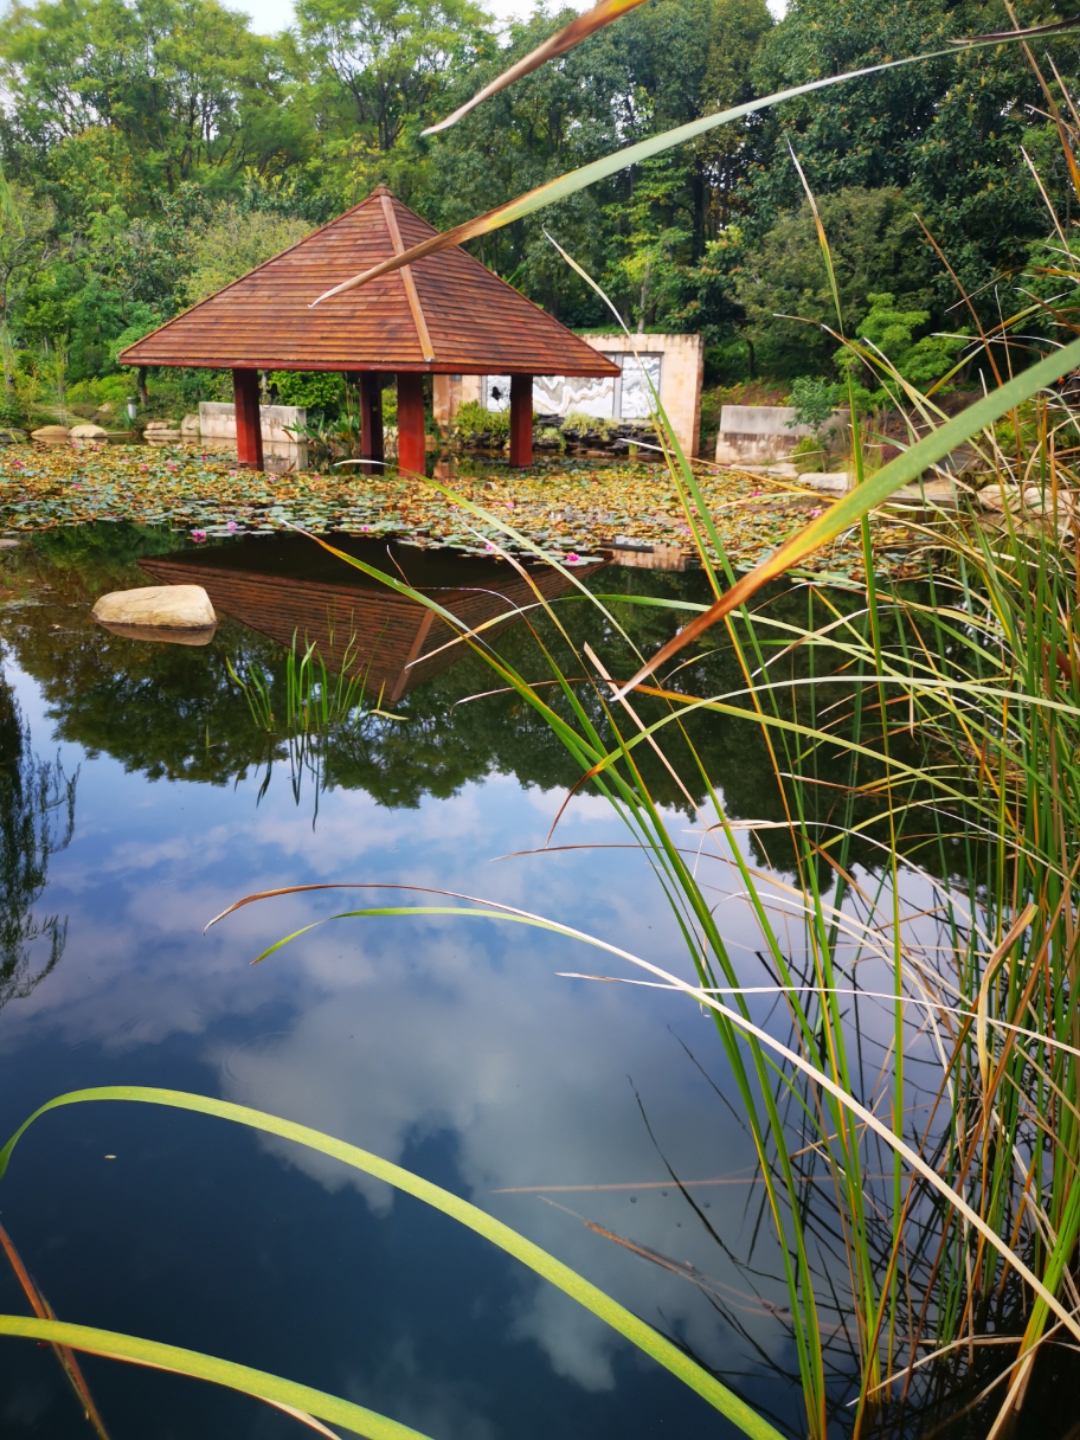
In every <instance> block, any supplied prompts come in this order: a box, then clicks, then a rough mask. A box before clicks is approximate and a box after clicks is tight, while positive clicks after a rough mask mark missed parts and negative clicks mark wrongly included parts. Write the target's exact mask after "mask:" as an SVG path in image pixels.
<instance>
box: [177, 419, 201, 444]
mask: <svg viewBox="0 0 1080 1440" xmlns="http://www.w3.org/2000/svg"><path fill="white" fill-rule="evenodd" d="M180 434H181V435H182V436H183V437H184V439H185V440H197V439H198V438H199V436H200V435H201V434H202V427H201V425H200V424H199V417H198V415H185V416H184V418H183V419H182V420H181V421H180Z"/></svg>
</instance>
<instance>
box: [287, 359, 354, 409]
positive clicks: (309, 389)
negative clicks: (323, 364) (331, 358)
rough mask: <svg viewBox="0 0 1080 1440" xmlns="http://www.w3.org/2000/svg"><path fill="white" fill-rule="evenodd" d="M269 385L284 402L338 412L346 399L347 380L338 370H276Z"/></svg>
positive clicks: (306, 407) (305, 407)
mask: <svg viewBox="0 0 1080 1440" xmlns="http://www.w3.org/2000/svg"><path fill="white" fill-rule="evenodd" d="M270 384H271V385H272V386H273V387H274V389H275V390H276V391H277V398H278V403H279V404H281V405H302V406H303V407H304V409H306V410H321V411H322V412H323V413H324V414H325V413H326V412H327V411H329V410H333V411H335V412H336V410H337V408H338V406H340V405H341V403H342V401H343V400H344V398H345V381H344V379H343V378H342V375H341V373H340V371H337V370H274V371H272V373H271V375H270Z"/></svg>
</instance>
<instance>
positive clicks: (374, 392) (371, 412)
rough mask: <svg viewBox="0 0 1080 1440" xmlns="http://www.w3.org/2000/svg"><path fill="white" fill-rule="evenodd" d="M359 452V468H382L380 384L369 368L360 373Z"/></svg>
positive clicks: (373, 470)
mask: <svg viewBox="0 0 1080 1440" xmlns="http://www.w3.org/2000/svg"><path fill="white" fill-rule="evenodd" d="M360 454H361V455H362V456H363V459H364V463H363V465H361V466H360V467H359V468H360V469H361V470H363V471H365V472H366V473H367V474H369V475H377V474H378V473H379V472H380V471H381V470H382V469H383V463H382V462H383V460H384V459H385V451H384V450H383V421H382V384H381V383H380V377H379V376H378V375H377V374H375V373H374V372H372V371H369V370H364V371H361V373H360Z"/></svg>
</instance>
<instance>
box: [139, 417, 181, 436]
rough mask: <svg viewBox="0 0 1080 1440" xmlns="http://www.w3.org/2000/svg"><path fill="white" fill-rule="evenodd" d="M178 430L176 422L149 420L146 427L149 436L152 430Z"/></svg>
mask: <svg viewBox="0 0 1080 1440" xmlns="http://www.w3.org/2000/svg"><path fill="white" fill-rule="evenodd" d="M176 428H177V425H176V421H175V420H148V421H147V422H146V426H145V429H146V433H147V434H149V433H150V431H151V430H175V429H176Z"/></svg>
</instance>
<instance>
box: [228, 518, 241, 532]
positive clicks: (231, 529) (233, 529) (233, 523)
mask: <svg viewBox="0 0 1080 1440" xmlns="http://www.w3.org/2000/svg"><path fill="white" fill-rule="evenodd" d="M239 528H240V527H239V525H237V523H236V521H235V520H230V521H229V524H228V531H229V534H230V535H235V534H236V532H237V530H239Z"/></svg>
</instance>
